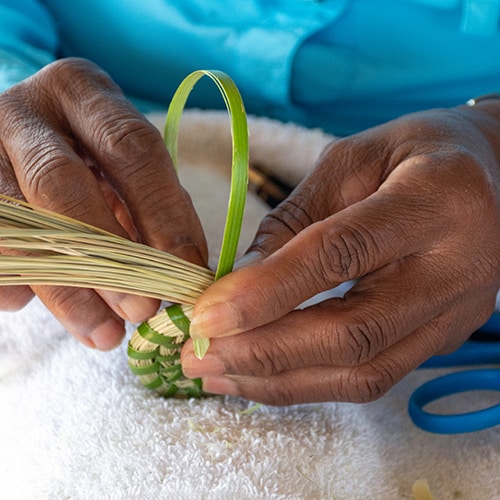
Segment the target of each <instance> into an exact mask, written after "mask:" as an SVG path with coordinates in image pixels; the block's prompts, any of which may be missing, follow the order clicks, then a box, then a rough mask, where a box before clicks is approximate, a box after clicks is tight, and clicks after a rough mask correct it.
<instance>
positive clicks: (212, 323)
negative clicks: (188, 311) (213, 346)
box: [189, 303, 242, 339]
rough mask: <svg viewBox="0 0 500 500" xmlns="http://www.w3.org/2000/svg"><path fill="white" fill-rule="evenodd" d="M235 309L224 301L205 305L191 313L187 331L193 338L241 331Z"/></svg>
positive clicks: (221, 335)
mask: <svg viewBox="0 0 500 500" xmlns="http://www.w3.org/2000/svg"><path fill="white" fill-rule="evenodd" d="M238 323H239V318H238V316H237V314H236V311H235V310H234V309H233V308H232V307H231V306H230V305H229V304H226V303H219V304H213V305H211V306H207V307H205V308H203V309H201V310H200V311H198V312H196V313H195V314H194V315H193V319H192V321H191V326H190V328H189V333H190V335H191V337H192V338H193V339H202V338H212V337H224V336H227V335H232V334H234V333H238V332H240V331H242V330H241V329H240V328H238Z"/></svg>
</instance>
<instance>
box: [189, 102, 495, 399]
mask: <svg viewBox="0 0 500 500" xmlns="http://www.w3.org/2000/svg"><path fill="white" fill-rule="evenodd" d="M494 106H496V110H495V112H496V117H497V118H495V115H494V114H493V113H491V112H490V111H489V109H492V108H493V105H492V104H491V103H490V104H489V108H488V107H487V105H486V103H485V104H483V105H482V106H479V105H478V106H475V107H465V106H464V107H459V108H456V109H453V110H436V111H428V112H423V113H418V114H414V115H410V116H407V117H403V118H401V119H399V120H396V121H393V122H390V123H387V124H385V125H383V126H380V127H377V128H374V129H371V130H368V131H366V132H363V133H360V134H358V135H355V136H352V137H350V138H346V139H343V140H340V141H338V142H336V143H334V144H332V145H331V147H329V148H328V149H327V150H326V151H325V152H324V154H323V156H322V158H321V159H320V160H319V162H318V165H317V167H316V168H315V170H314V171H313V172H312V174H311V175H309V176H308V177H307V178H306V179H305V180H304V181H303V182H302V183H301V184H300V185H299V186H298V187H297V188H296V189H295V191H294V192H293V193H292V194H291V195H290V197H289V198H288V199H287V200H285V201H284V202H283V203H282V204H281V205H279V206H278V207H277V208H276V209H275V210H274V211H272V212H271V213H270V214H269V215H268V216H267V217H266V218H265V219H264V220H263V222H262V224H261V226H260V228H259V231H258V234H257V236H256V238H255V241H254V243H253V245H252V247H251V248H250V251H249V254H248V256H247V257H248V261H250V262H251V263H247V265H246V267H242V268H240V269H238V270H236V271H234V272H233V273H231V274H229V275H227V276H225V277H223V278H222V279H220V280H219V281H218V282H216V283H215V284H214V285H213V286H212V287H210V288H209V289H208V290H207V291H206V292H205V293H204V294H203V295H202V296H201V297H200V299H199V301H198V302H197V304H196V307H195V311H194V316H193V322H192V325H191V332H192V336H193V337H201V336H206V337H211V338H212V341H211V346H210V348H209V350H208V353H207V355H206V357H205V358H204V359H203V360H201V361H199V360H197V359H196V358H195V357H194V356H193V347H192V343H191V342H189V343H187V344H186V346H185V347H184V350H183V353H182V365H183V370H184V373H185V374H186V375H187V376H189V377H202V378H203V383H204V389H205V390H207V391H208V392H213V393H218V394H229V395H239V396H242V397H244V398H247V399H249V400H252V401H260V402H264V403H268V404H274V405H288V404H295V403H306V402H318V401H352V402H367V401H370V400H373V399H375V398H377V397H379V396H381V395H382V394H384V393H385V392H386V391H387V390H388V389H389V388H390V387H391V386H393V385H394V384H395V383H396V382H397V381H398V380H400V379H401V378H402V377H403V376H405V375H406V374H407V373H409V372H410V371H412V370H413V369H415V368H416V367H418V366H419V365H420V364H421V363H422V362H423V361H424V360H426V359H427V358H429V357H431V356H432V355H434V354H437V353H439V354H443V353H447V352H450V351H452V350H454V349H456V348H457V347H458V346H459V345H460V344H461V343H463V342H464V341H465V340H466V339H467V337H468V336H469V335H470V333H471V332H472V331H473V330H474V329H476V328H477V327H479V326H480V325H481V324H483V323H484V322H485V321H486V320H487V318H488V317H489V315H490V314H491V313H492V311H493V309H494V303H495V295H496V292H497V290H498V288H499V287H500V252H499V248H500V167H499V158H500V103H499V102H496V103H495V104H494ZM495 141H496V142H495ZM349 280H355V281H356V284H355V285H354V286H353V288H352V289H351V290H350V291H349V292H348V293H347V294H346V295H345V297H344V298H343V299H342V298H333V299H329V300H326V301H324V302H322V303H320V304H317V305H314V306H310V307H308V308H305V309H302V310H297V309H296V308H297V306H299V304H301V303H302V302H303V301H305V300H306V299H309V298H310V297H312V296H314V295H315V294H317V293H319V292H322V291H324V290H328V289H331V288H333V287H335V286H337V285H339V284H340V283H344V282H348V281H349Z"/></svg>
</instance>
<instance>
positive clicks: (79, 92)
mask: <svg viewBox="0 0 500 500" xmlns="http://www.w3.org/2000/svg"><path fill="white" fill-rule="evenodd" d="M35 79H36V80H39V81H40V83H41V85H42V86H43V88H45V89H46V91H47V92H48V93H50V95H57V94H58V93H62V95H66V96H69V97H70V96H78V97H79V98H84V97H85V96H86V95H87V94H88V93H89V92H91V91H92V90H95V89H107V90H117V87H116V85H115V84H114V83H113V82H112V80H111V78H110V77H109V76H108V75H107V74H106V73H105V72H104V71H103V70H102V69H101V68H100V67H99V66H97V65H96V64H94V63H93V62H91V61H89V60H87V59H82V58H78V57H68V58H63V59H59V60H57V61H54V62H53V63H51V64H49V65H47V66H45V67H44V68H43V69H41V70H40V71H39V72H38V73H37V74H36V75H35ZM54 88H55V89H57V92H54Z"/></svg>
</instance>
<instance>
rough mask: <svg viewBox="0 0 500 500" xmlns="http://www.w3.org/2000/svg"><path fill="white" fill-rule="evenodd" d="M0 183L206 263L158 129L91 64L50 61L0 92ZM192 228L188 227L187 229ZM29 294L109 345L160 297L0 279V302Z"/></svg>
mask: <svg viewBox="0 0 500 500" xmlns="http://www.w3.org/2000/svg"><path fill="white" fill-rule="evenodd" d="M0 117H1V118H2V119H1V123H2V125H1V126H0V171H1V178H0V192H2V193H4V194H7V195H10V196H12V197H15V198H19V199H25V200H27V201H28V202H30V203H33V204H35V205H38V206H41V207H44V208H48V209H50V210H53V211H55V212H59V213H61V214H65V215H68V216H70V217H74V218H76V219H79V220H82V221H84V222H87V223H90V224H93V225H95V226H98V227H100V228H103V229H106V230H108V231H110V232H113V233H115V234H118V235H121V236H124V237H128V238H131V239H133V240H136V241H141V242H143V243H146V244H148V245H151V246H154V247H156V248H159V249H162V250H165V251H169V252H171V253H174V254H177V255H178V256H180V257H183V258H185V259H187V260H190V261H192V262H195V263H197V264H200V265H206V261H207V250H206V243H205V239H204V235H203V231H202V228H201V225H200V223H199V220H198V217H197V216H196V214H195V212H194V209H193V206H192V204H191V200H190V198H189V196H188V195H187V193H186V192H185V191H184V190H183V189H182V188H181V186H180V185H179V182H178V179H177V175H176V173H175V171H174V169H173V166H172V162H171V160H170V157H169V156H168V153H167V152H166V149H165V147H164V145H163V141H162V138H161V136H160V133H159V132H158V130H157V129H156V128H154V127H153V126H152V125H151V124H150V123H149V122H148V121H147V120H146V119H145V118H144V117H143V116H142V115H141V114H140V113H139V112H138V111H137V110H136V109H135V108H134V107H133V106H132V105H131V104H130V103H129V102H128V101H127V100H126V99H125V97H124V96H123V94H122V92H121V91H120V89H118V87H117V86H116V85H115V84H114V83H113V82H112V81H111V80H110V78H109V77H108V76H107V75H106V74H105V73H104V72H102V71H101V70H100V69H99V68H98V67H96V66H95V65H93V64H91V63H89V62H88V61H85V60H80V59H66V60H61V61H58V62H56V63H53V64H51V65H49V66H47V67H46V68H44V69H43V70H41V71H40V72H38V73H37V74H35V75H34V76H33V77H31V78H29V79H27V80H25V81H23V82H21V83H20V84H18V85H16V86H14V87H12V88H11V89H9V90H8V91H6V92H4V93H3V94H0ZM187 228H189V231H188V230H187ZM34 294H36V295H38V296H39V297H40V299H41V300H42V301H43V302H44V303H45V305H46V306H47V308H48V309H50V310H51V311H52V313H53V314H54V315H55V316H56V317H57V318H58V319H59V320H60V321H61V323H62V324H63V325H64V326H65V327H66V329H67V330H68V331H70V332H71V333H72V334H74V335H75V336H76V337H77V338H78V339H79V340H80V341H82V342H83V343H85V344H86V345H88V346H91V347H97V348H99V349H104V350H105V349H110V348H112V347H114V346H116V345H117V344H119V343H120V341H121V340H122V338H123V335H124V320H130V321H132V322H136V321H142V320H144V319H146V318H148V317H150V316H152V315H153V314H154V313H155V312H156V310H157V308H158V306H159V303H158V301H156V300H153V299H147V298H143V297H135V296H131V295H124V294H119V293H111V292H103V291H95V290H85V289H78V288H65V287H46V286H33V287H27V286H17V287H0V309H2V310H16V309H19V308H21V307H23V306H24V305H25V304H26V303H27V302H29V300H30V299H31V298H32V297H33V295H34Z"/></svg>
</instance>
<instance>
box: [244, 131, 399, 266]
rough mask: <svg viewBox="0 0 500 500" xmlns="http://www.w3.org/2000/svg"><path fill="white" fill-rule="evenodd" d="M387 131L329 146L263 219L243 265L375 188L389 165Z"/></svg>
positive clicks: (356, 137) (269, 252) (272, 251)
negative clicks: (303, 176)
mask: <svg viewBox="0 0 500 500" xmlns="http://www.w3.org/2000/svg"><path fill="white" fill-rule="evenodd" d="M388 163H389V159H388V153H387V147H386V141H385V139H384V136H383V135H381V136H380V137H379V136H377V137H372V136H371V134H370V133H369V132H365V133H364V134H363V136H352V137H350V138H348V139H342V140H336V141H334V142H332V143H331V144H330V145H329V146H327V147H326V148H325V150H324V151H323V153H322V154H321V156H320V157H319V158H318V161H317V164H316V166H315V168H314V170H313V172H312V173H311V174H309V175H308V176H307V177H306V178H305V179H304V180H303V181H302V182H301V183H300V184H299V185H298V186H297V187H296V188H295V189H294V190H293V192H292V193H291V194H290V195H289V196H288V197H287V198H286V199H285V200H284V201H283V202H282V203H280V204H279V205H278V206H277V207H276V208H275V209H274V210H272V211H271V212H269V213H268V214H267V215H266V216H265V217H264V219H263V220H262V222H261V224H260V226H259V229H258V231H257V234H256V236H255V239H254V241H253V243H252V245H251V246H250V248H249V249H248V253H247V256H245V257H243V258H242V259H241V261H240V263H239V265H240V266H242V265H247V264H249V263H255V262H257V261H259V260H262V259H263V258H264V257H266V256H268V255H270V254H272V253H274V252H275V251H276V250H278V249H279V248H281V247H282V246H283V245H284V244H285V243H286V242H288V241H289V240H290V239H292V238H294V237H295V236H296V235H297V234H298V233H300V232H301V231H302V230H303V229H305V228H306V227H308V226H310V225H311V224H313V223H314V222H317V221H320V220H323V219H325V218H327V217H328V216H330V215H332V214H334V213H337V212H339V211H341V210H343V209H344V208H346V207H348V206H350V205H352V204H354V203H357V202H359V201H361V200H362V199H364V198H366V197H368V196H370V195H371V194H373V193H374V192H375V191H376V190H377V189H378V187H379V186H380V184H381V182H382V180H383V177H384V176H385V172H386V171H387V170H388Z"/></svg>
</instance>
